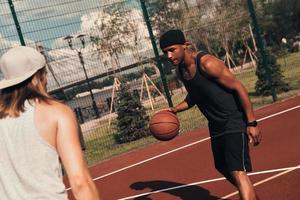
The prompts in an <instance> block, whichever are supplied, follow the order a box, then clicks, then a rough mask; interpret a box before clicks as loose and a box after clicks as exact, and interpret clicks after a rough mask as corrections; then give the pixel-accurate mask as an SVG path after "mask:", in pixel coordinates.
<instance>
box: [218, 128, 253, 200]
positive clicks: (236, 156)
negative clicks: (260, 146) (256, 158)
mask: <svg viewBox="0 0 300 200" xmlns="http://www.w3.org/2000/svg"><path fill="white" fill-rule="evenodd" d="M224 142H225V144H224V153H225V160H226V161H225V162H226V167H227V169H228V172H229V173H230V174H231V176H232V178H233V179H234V183H235V186H236V187H237V189H238V191H239V194H240V198H241V199H242V200H255V199H256V195H255V191H254V188H253V185H252V183H251V181H250V179H249V177H248V175H247V172H249V171H252V166H251V159H250V154H249V146H248V137H247V134H245V133H237V134H231V135H226V136H225V140H224Z"/></svg>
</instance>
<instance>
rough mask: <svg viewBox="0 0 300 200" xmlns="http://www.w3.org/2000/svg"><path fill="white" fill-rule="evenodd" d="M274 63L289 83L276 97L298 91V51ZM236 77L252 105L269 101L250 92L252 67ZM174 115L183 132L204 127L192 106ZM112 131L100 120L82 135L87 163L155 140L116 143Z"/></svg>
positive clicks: (178, 99) (182, 95)
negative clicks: (288, 87)
mask: <svg viewBox="0 0 300 200" xmlns="http://www.w3.org/2000/svg"><path fill="white" fill-rule="evenodd" d="M277 62H278V63H279V64H280V65H281V69H282V72H283V75H284V80H285V81H286V82H287V83H289V85H290V86H291V88H292V89H291V90H290V91H288V92H285V93H281V94H278V100H279V101H280V100H283V99H287V98H290V97H293V96H296V95H298V94H299V92H300V78H299V77H300V52H299V53H293V54H289V55H287V56H286V57H282V58H279V59H278V61H277ZM236 77H237V78H238V79H239V80H241V82H242V83H243V84H244V85H245V87H246V88H247V89H248V91H249V94H250V98H251V101H252V103H253V106H254V108H258V107H261V106H264V105H267V104H270V103H272V102H273V101H272V98H271V97H270V96H267V97H262V96H254V95H253V94H254V91H255V82H256V76H255V69H247V70H245V71H242V72H240V73H238V74H236ZM185 94H186V93H185V92H183V91H182V92H181V91H180V92H178V93H176V94H175V95H173V96H172V101H173V103H174V105H176V104H178V103H179V102H181V101H182V100H183V99H184V98H185ZM154 107H155V111H157V110H160V109H162V108H166V107H167V103H166V102H165V101H162V100H161V101H157V102H156V103H155V105H154ZM147 113H148V115H149V116H151V115H152V114H153V113H154V111H152V110H151V109H148V111H147ZM178 118H179V120H180V124H181V134H184V133H185V132H187V131H190V130H194V129H195V128H199V127H203V126H206V124H207V120H206V119H205V118H204V116H203V115H202V114H201V113H200V112H199V110H198V109H197V108H196V107H194V108H192V109H189V110H188V111H185V112H182V113H178ZM115 130H116V129H115V126H114V125H112V127H111V128H109V127H108V122H107V121H103V122H101V124H100V123H99V126H98V128H96V129H93V130H92V131H90V132H89V133H86V134H85V135H84V136H85V142H86V151H85V157H86V160H87V162H88V164H89V165H92V164H95V163H97V162H100V161H103V160H107V159H110V158H112V157H114V156H116V155H120V154H122V153H125V152H128V151H131V150H133V149H137V148H140V147H144V146H146V145H149V144H151V143H155V142H157V141H156V140H155V139H154V138H153V137H147V138H143V139H140V140H137V141H134V142H131V143H127V144H116V143H115V142H114V139H113V134H114V131H115Z"/></svg>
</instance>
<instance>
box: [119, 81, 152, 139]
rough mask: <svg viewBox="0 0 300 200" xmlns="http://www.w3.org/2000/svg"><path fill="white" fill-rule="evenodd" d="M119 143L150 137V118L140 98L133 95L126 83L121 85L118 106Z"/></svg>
mask: <svg viewBox="0 0 300 200" xmlns="http://www.w3.org/2000/svg"><path fill="white" fill-rule="evenodd" d="M116 110H117V115H118V116H117V124H116V125H117V132H116V133H115V135H114V138H115V140H116V142H117V143H127V142H131V141H134V140H138V139H140V138H143V137H146V136H148V135H149V134H150V133H149V131H148V122H149V116H148V115H147V114H146V110H145V108H144V106H143V105H142V104H141V102H140V99H139V97H138V96H135V95H133V94H132V93H131V92H130V91H129V89H128V87H127V85H126V83H122V84H121V88H120V90H119V93H118V98H117V104H116Z"/></svg>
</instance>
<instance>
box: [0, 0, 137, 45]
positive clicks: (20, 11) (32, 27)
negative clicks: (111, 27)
mask: <svg viewBox="0 0 300 200" xmlns="http://www.w3.org/2000/svg"><path fill="white" fill-rule="evenodd" d="M127 1H128V0H127ZM127 1H126V0H101V1H99V0H51V1H46V0H14V1H13V4H14V8H15V11H16V13H17V17H18V21H19V24H20V26H21V30H22V33H23V36H24V39H25V41H26V43H30V42H32V41H40V42H41V43H42V44H43V45H44V46H46V47H48V48H52V43H53V42H54V40H55V39H56V38H60V37H64V36H66V35H70V34H74V33H76V32H79V31H80V26H81V17H82V16H83V15H85V14H88V13H90V12H95V11H97V10H99V8H104V7H106V6H107V5H110V4H113V3H115V2H127ZM128 2H134V1H128ZM15 42H17V43H20V42H19V38H18V35H17V31H16V27H15V25H14V22H13V18H12V15H11V12H10V9H9V5H8V2H7V0H1V1H0V45H1V46H4V47H6V46H7V45H9V44H11V43H15Z"/></svg>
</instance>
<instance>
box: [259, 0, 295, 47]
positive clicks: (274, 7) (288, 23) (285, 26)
mask: <svg viewBox="0 0 300 200" xmlns="http://www.w3.org/2000/svg"><path fill="white" fill-rule="evenodd" d="M268 2H269V3H266V2H265V1H264V0H260V3H259V4H258V5H257V6H256V7H258V6H260V7H261V9H257V10H258V11H259V12H258V14H259V15H258V17H259V22H260V26H261V27H262V29H263V31H264V33H265V35H266V36H267V37H268V38H267V40H268V43H272V42H273V44H274V42H275V43H280V42H281V41H280V40H281V38H282V37H286V38H293V37H294V36H296V35H297V34H299V32H300V0H276V1H268Z"/></svg>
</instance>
